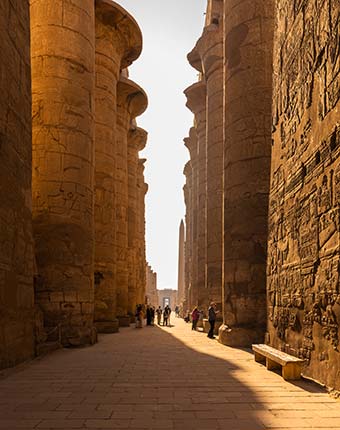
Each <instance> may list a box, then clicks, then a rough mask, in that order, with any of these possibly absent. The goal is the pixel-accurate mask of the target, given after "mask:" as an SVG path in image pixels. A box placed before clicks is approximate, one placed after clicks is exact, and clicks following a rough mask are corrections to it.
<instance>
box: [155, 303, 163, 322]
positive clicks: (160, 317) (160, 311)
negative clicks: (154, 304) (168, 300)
mask: <svg viewBox="0 0 340 430" xmlns="http://www.w3.org/2000/svg"><path fill="white" fill-rule="evenodd" d="M162 313H163V311H162V308H161V307H160V306H158V308H157V309H156V314H157V324H158V325H161V319H162Z"/></svg>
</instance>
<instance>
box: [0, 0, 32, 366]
mask: <svg viewBox="0 0 340 430" xmlns="http://www.w3.org/2000/svg"><path fill="white" fill-rule="evenodd" d="M28 3H29V2H28V0H23V1H22V2H20V7H14V4H13V2H12V1H10V0H2V1H1V3H0V46H1V55H0V91H1V103H0V165H1V168H0V369H2V368H4V367H9V366H14V365H15V364H17V363H19V362H22V361H25V360H28V359H29V358H31V357H32V356H33V354H34V333H33V329H34V327H33V322H34V299H33V237H32V213H31V210H32V208H31V206H32V203H31V202H32V198H31V192H32V189H31V177H32V173H31V172H32V171H31V159H32V147H31V68H30V49H29V44H30V24H29V4H28Z"/></svg>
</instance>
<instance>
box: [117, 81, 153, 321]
mask: <svg viewBox="0 0 340 430" xmlns="http://www.w3.org/2000/svg"><path fill="white" fill-rule="evenodd" d="M117 88H118V89H117V96H118V99H117V100H118V101H117V107H118V110H117V140H116V270H117V271H116V279H117V316H118V318H121V319H122V318H124V319H126V317H127V316H128V314H130V315H131V313H132V315H133V314H134V307H135V304H134V305H133V309H132V305H131V301H130V306H129V265H128V256H129V229H128V226H129V223H128V221H129V220H128V209H129V168H128V164H129V163H128V152H129V151H128V147H129V145H128V133H129V130H130V128H131V122H132V120H134V119H135V118H136V117H137V116H139V115H141V114H142V113H143V112H144V111H145V109H146V107H147V103H148V102H147V97H146V94H145V93H144V91H143V90H142V89H141V88H140V87H139V86H138V85H137V84H135V83H134V82H133V81H131V80H130V79H128V78H127V77H124V76H121V77H120V80H119V82H118V87H117ZM130 185H131V186H132V184H130ZM143 216H144V211H143ZM143 270H144V273H145V260H144V265H143ZM144 285H145V284H144ZM144 288H145V287H144ZM124 321H125V320H124Z"/></svg>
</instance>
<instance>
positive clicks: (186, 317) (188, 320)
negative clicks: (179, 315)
mask: <svg viewBox="0 0 340 430" xmlns="http://www.w3.org/2000/svg"><path fill="white" fill-rule="evenodd" d="M184 321H185V322H186V323H188V322H190V312H189V311H186V313H185V317H184Z"/></svg>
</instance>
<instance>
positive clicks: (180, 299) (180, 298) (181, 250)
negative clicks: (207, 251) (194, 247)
mask: <svg viewBox="0 0 340 430" xmlns="http://www.w3.org/2000/svg"><path fill="white" fill-rule="evenodd" d="M184 244H185V227H184V222H183V220H181V223H180V226H179V241H178V274H177V291H178V293H177V305H178V306H180V307H181V309H182V308H183V303H184V302H185V245H184Z"/></svg>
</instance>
